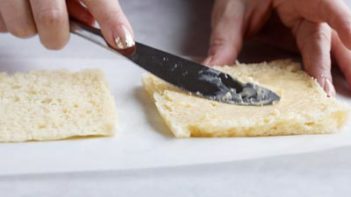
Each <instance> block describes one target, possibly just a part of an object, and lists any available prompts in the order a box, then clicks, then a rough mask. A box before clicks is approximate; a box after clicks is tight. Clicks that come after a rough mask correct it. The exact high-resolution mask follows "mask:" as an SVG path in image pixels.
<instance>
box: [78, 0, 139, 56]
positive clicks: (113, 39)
mask: <svg viewBox="0 0 351 197" xmlns="http://www.w3.org/2000/svg"><path fill="white" fill-rule="evenodd" d="M82 2H83V3H84V4H85V5H86V6H87V8H88V10H89V11H90V12H91V14H92V15H93V16H94V18H95V19H96V20H97V22H98V23H99V25H100V27H101V31H102V34H103V35H104V37H105V39H106V41H107V42H108V43H109V44H110V45H111V46H114V47H116V48H117V49H126V48H130V47H133V46H134V36H133V31H132V28H131V26H130V24H129V22H128V20H127V17H126V16H125V15H124V13H123V11H122V8H121V6H120V5H119V2H118V1H117V0H98V1H96V0H82Z"/></svg>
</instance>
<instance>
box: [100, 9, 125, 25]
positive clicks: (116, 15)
mask: <svg viewBox="0 0 351 197" xmlns="http://www.w3.org/2000/svg"><path fill="white" fill-rule="evenodd" d="M123 18H124V15H123V13H122V12H120V11H110V12H106V14H105V15H103V16H102V17H101V20H102V21H104V22H106V23H108V24H116V25H121V24H122V19H123Z"/></svg>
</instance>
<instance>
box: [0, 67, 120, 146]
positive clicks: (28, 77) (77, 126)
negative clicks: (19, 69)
mask: <svg viewBox="0 0 351 197" xmlns="http://www.w3.org/2000/svg"><path fill="white" fill-rule="evenodd" d="M115 125H116V111H115V103H114V99H113V97H112V95H111V93H110V91H109V89H108V86H107V83H106V81H105V79H104V76H103V73H102V72H101V71H100V70H84V71H80V72H69V71H64V70H59V71H33V72H29V73H16V74H14V75H9V74H7V73H0V141H1V142H19V141H30V140H57V139H64V138H70V137H75V136H96V135H100V136H101V135H102V136H108V135H112V134H113V133H114V130H115Z"/></svg>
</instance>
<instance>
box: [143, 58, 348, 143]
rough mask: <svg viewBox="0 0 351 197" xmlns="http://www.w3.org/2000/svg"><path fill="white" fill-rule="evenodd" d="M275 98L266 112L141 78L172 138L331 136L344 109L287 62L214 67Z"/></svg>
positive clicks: (343, 117)
mask: <svg viewBox="0 0 351 197" xmlns="http://www.w3.org/2000/svg"><path fill="white" fill-rule="evenodd" d="M216 69H218V70H221V71H223V72H226V73H229V74H230V75H232V76H234V77H236V78H238V79H240V80H241V81H244V82H249V81H250V82H254V83H257V84H260V85H262V86H264V87H267V88H269V89H271V90H273V91H275V92H277V93H278V94H279V95H280V96H281V100H280V102H279V103H277V104H275V105H271V106H260V107H253V106H238V105H230V104H223V103H218V102H215V101H210V100H207V99H203V98H199V97H195V96H191V95H189V94H187V93H185V92H183V91H181V90H179V89H177V88H176V87H174V86H171V85H170V84H167V83H166V82H164V81H162V80H160V79H159V78H156V77H154V76H152V75H150V74H147V75H145V76H144V79H143V82H144V87H145V89H146V91H147V92H148V93H149V94H150V95H151V96H152V97H153V99H154V100H155V104H156V106H157V109H158V111H159V113H160V114H161V116H162V118H163V119H164V120H165V122H166V124H167V125H168V127H169V128H170V129H171V131H172V132H173V134H174V135H175V136H176V137H198V136H207V137H210V136H212V137H227V136H272V135H293V134H318V133H332V132H336V131H337V130H338V129H339V128H340V127H342V126H343V125H344V124H345V121H346V119H347V113H348V111H349V108H348V107H347V106H345V105H343V104H340V103H338V102H337V101H336V99H335V98H328V97H327V95H326V94H325V93H324V91H323V90H322V88H321V87H320V86H319V85H318V84H317V82H316V81H315V80H314V79H312V78H311V77H310V76H308V75H307V74H306V73H305V72H303V71H302V70H301V69H300V66H299V64H297V63H294V62H292V61H289V60H281V61H274V62H271V63H260V64H247V65H246V64H238V65H235V66H224V67H216Z"/></svg>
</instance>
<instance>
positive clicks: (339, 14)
mask: <svg viewBox="0 0 351 197" xmlns="http://www.w3.org/2000/svg"><path fill="white" fill-rule="evenodd" d="M295 2H298V6H297V8H299V9H298V11H299V12H301V14H302V15H303V16H304V17H305V18H306V19H307V20H312V21H314V22H327V23H328V24H329V26H331V27H332V28H333V29H334V30H336V32H337V33H338V34H339V37H340V38H341V40H342V41H343V42H344V43H345V45H346V46H347V47H348V48H350V49H351V11H350V10H349V8H348V6H347V5H346V4H345V2H344V1H343V0H313V1H303V0H300V1H295Z"/></svg>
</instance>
